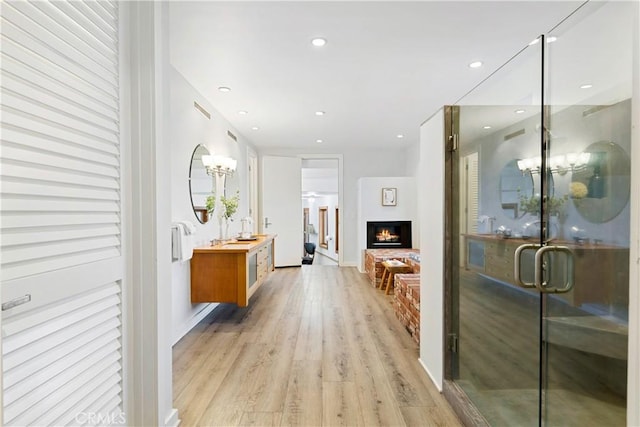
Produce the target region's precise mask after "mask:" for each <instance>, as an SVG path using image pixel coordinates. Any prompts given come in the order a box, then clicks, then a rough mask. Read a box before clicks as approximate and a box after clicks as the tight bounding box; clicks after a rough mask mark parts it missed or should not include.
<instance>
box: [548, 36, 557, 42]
mask: <svg viewBox="0 0 640 427" xmlns="http://www.w3.org/2000/svg"><path fill="white" fill-rule="evenodd" d="M556 40H558V38H557V37H556V36H549V37H547V43H553V42H554V41H556Z"/></svg>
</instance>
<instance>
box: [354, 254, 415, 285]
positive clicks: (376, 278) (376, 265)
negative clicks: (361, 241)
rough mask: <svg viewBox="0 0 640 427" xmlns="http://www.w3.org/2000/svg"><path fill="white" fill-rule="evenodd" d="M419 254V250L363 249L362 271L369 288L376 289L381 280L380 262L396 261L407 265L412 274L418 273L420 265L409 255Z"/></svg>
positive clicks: (382, 269)
mask: <svg viewBox="0 0 640 427" xmlns="http://www.w3.org/2000/svg"><path fill="white" fill-rule="evenodd" d="M417 254H420V249H365V251H364V270H365V272H366V273H367V276H369V280H370V281H371V286H373V287H374V288H377V287H378V286H379V285H380V280H381V279H382V272H383V271H384V267H383V266H382V262H383V261H386V260H388V259H397V260H399V261H402V262H404V263H405V264H409V265H410V266H411V268H412V272H413V273H420V263H419V262H416V261H414V260H413V259H411V258H410V256H411V255H417Z"/></svg>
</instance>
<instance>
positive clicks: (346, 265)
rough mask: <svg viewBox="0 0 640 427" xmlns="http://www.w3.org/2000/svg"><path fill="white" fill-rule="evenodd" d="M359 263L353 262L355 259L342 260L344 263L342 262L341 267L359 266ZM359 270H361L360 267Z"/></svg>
mask: <svg viewBox="0 0 640 427" xmlns="http://www.w3.org/2000/svg"><path fill="white" fill-rule="evenodd" d="M357 266H358V263H357V262H353V261H349V262H347V261H342V264H340V267H357ZM358 271H360V269H358ZM360 273H362V271H360Z"/></svg>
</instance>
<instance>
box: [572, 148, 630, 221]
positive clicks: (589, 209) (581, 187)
mask: <svg viewBox="0 0 640 427" xmlns="http://www.w3.org/2000/svg"><path fill="white" fill-rule="evenodd" d="M584 152H585V153H589V162H588V163H587V165H586V166H585V167H584V168H582V169H580V170H577V171H574V172H573V174H572V177H571V184H570V193H571V199H572V201H573V205H574V206H575V208H576V210H577V211H578V212H579V213H580V215H581V216H582V217H583V218H584V219H586V220H587V221H589V222H592V223H603V222H608V221H611V220H612V219H613V218H615V217H616V216H618V214H619V213H620V212H621V211H622V209H624V207H625V206H626V205H627V203H628V201H629V194H630V185H631V182H630V175H631V164H630V159H629V156H628V155H627V153H626V152H625V151H624V150H623V149H622V148H621V147H620V146H619V145H618V144H616V143H614V142H610V141H601V142H596V143H593V144H591V145H589V146H588V147H587V148H586V149H585V151H584Z"/></svg>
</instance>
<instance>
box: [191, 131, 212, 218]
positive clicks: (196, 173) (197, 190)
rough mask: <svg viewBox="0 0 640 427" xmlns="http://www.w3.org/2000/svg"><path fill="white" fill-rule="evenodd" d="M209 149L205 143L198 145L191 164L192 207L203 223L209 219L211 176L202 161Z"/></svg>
mask: <svg viewBox="0 0 640 427" xmlns="http://www.w3.org/2000/svg"><path fill="white" fill-rule="evenodd" d="M208 154H209V150H207V147H205V146H204V145H201V144H199V145H197V146H196V148H195V149H194V150H193V154H191V164H190V165H189V194H190V195H191V207H192V208H193V213H194V214H195V216H196V218H197V219H198V221H199V222H200V223H201V224H204V223H206V222H207V221H208V220H209V214H208V212H207V208H206V204H207V197H208V196H210V195H211V188H212V187H211V185H212V181H211V177H209V175H207V169H206V168H205V167H204V163H202V156H205V155H208Z"/></svg>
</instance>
